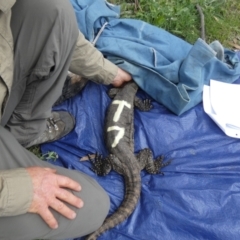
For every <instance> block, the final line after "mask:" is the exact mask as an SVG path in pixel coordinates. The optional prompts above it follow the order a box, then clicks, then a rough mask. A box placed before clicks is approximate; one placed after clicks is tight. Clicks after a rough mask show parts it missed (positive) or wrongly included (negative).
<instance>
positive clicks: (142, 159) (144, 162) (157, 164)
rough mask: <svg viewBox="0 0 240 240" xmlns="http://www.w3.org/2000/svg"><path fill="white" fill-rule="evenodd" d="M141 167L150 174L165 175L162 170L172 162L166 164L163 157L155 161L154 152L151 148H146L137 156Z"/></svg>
mask: <svg viewBox="0 0 240 240" xmlns="http://www.w3.org/2000/svg"><path fill="white" fill-rule="evenodd" d="M137 159H138V161H139V166H140V168H141V169H145V170H146V171H147V172H148V173H150V174H163V172H161V169H162V168H163V167H165V166H167V165H169V164H170V161H168V162H166V163H164V162H163V159H164V157H163V156H159V157H157V159H156V160H155V161H154V159H153V154H152V151H151V150H150V149H149V148H144V149H143V150H141V151H140V152H139V153H138V154H137Z"/></svg>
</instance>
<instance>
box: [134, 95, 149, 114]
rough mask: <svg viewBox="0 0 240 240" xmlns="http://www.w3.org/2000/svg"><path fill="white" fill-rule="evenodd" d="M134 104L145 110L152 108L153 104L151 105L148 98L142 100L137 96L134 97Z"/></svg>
mask: <svg viewBox="0 0 240 240" xmlns="http://www.w3.org/2000/svg"><path fill="white" fill-rule="evenodd" d="M134 104H135V106H136V107H137V108H138V109H139V110H141V111H145V112H147V111H149V110H151V109H152V108H153V105H152V102H151V100H150V99H145V100H142V99H140V98H138V97H135V102H134Z"/></svg>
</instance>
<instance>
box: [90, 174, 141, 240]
mask: <svg viewBox="0 0 240 240" xmlns="http://www.w3.org/2000/svg"><path fill="white" fill-rule="evenodd" d="M129 174H130V173H129ZM131 175H132V178H131V179H130V178H125V186H126V190H125V197H124V200H123V202H122V204H121V205H120V206H119V208H118V209H117V210H116V212H114V213H113V214H112V215H111V216H109V217H107V218H106V219H105V221H104V222H103V224H102V226H101V227H100V228H99V229H98V230H96V231H95V232H93V233H92V234H90V235H88V236H87V237H86V240H96V239H97V238H98V237H99V236H100V235H101V234H102V233H104V232H106V231H107V230H109V229H110V228H113V227H115V226H117V225H118V224H119V223H121V222H123V221H124V220H125V219H127V218H128V216H129V215H131V214H132V212H133V210H134V209H135V207H136V205H137V203H138V199H139V196H140V190H141V178H140V174H139V173H138V174H134V175H133V174H132V173H131Z"/></svg>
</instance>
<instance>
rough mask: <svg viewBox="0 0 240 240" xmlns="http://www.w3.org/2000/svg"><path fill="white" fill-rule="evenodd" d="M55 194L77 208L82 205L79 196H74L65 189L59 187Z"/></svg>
mask: <svg viewBox="0 0 240 240" xmlns="http://www.w3.org/2000/svg"><path fill="white" fill-rule="evenodd" d="M55 195H56V197H57V198H58V199H60V200H62V201H64V202H67V203H69V204H71V205H72V206H75V207H77V208H81V207H82V206H83V201H82V200H81V199H80V198H78V197H76V196H75V195H74V194H72V193H71V192H69V191H67V190H65V189H59V190H58V192H56V194H55Z"/></svg>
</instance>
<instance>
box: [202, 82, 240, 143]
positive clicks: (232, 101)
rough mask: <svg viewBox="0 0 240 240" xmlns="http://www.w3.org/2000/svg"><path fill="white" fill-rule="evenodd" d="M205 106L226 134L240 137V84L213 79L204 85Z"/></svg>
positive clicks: (205, 109)
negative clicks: (208, 84)
mask: <svg viewBox="0 0 240 240" xmlns="http://www.w3.org/2000/svg"><path fill="white" fill-rule="evenodd" d="M203 108H204V111H205V112H206V113H207V114H208V115H209V116H210V117H211V118H212V119H213V121H214V122H215V123H216V124H217V125H218V126H219V127H220V128H221V129H222V130H223V132H224V133H225V134H226V135H228V136H229V137H234V138H240V85H238V84H230V83H224V82H219V81H216V80H212V79H211V80H210V86H206V85H204V87H203Z"/></svg>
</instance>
